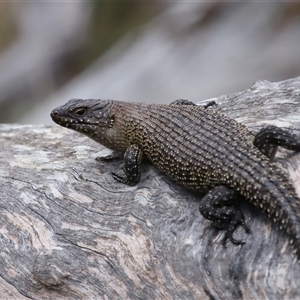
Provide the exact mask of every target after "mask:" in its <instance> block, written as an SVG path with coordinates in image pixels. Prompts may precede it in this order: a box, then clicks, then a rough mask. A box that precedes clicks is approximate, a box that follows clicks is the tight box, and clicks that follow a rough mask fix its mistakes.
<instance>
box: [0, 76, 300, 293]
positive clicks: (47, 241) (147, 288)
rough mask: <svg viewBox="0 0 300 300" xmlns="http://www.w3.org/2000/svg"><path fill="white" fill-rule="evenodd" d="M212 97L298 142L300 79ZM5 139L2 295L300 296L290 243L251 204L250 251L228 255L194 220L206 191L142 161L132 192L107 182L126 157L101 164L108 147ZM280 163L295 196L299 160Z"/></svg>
mask: <svg viewBox="0 0 300 300" xmlns="http://www.w3.org/2000/svg"><path fill="white" fill-rule="evenodd" d="M66 100H68V99H65V100H64V101H62V102H65V101H66ZM141 100H142V99H141ZM190 100H194V99H190ZM210 100H211V99H210ZM213 100H215V101H216V102H217V103H218V105H217V106H216V107H215V108H213V109H216V110H220V111H222V112H224V113H225V114H227V115H229V116H231V117H233V118H235V119H237V120H239V121H241V122H243V123H245V124H246V125H247V126H249V127H250V128H251V129H252V130H254V131H257V130H258V129H259V128H261V127H262V126H263V125H264V124H273V125H278V126H280V127H285V128H290V129H291V130H292V131H293V132H294V133H295V134H297V135H299V136H300V77H298V78H295V79H290V80H286V81H283V82H278V83H270V82H267V81H259V82H257V83H256V84H255V85H253V86H252V87H251V88H249V89H247V90H245V91H243V92H239V93H235V94H232V95H224V96H221V97H219V98H215V99H213ZM207 101H208V100H205V101H203V103H206V102H207ZM49 113H50V112H49ZM0 143H1V151H0V184H1V190H0V199H1V202H0V203H1V204H0V207H1V209H0V249H1V251H0V292H1V299H2V298H3V299H26V298H30V299H58V298H59V299H299V298H300V291H299V282H300V266H299V263H295V257H294V256H293V255H292V250H291V249H290V248H289V247H288V241H287V239H286V238H285V235H284V234H283V233H281V232H280V231H279V229H278V228H277V227H276V226H275V225H273V224H271V222H270V221H269V220H268V219H267V218H266V217H265V216H263V215H262V214H261V213H260V212H259V211H258V210H257V209H255V208H254V207H252V206H250V205H248V204H247V203H243V205H242V209H243V212H244V214H245V217H246V221H247V224H248V225H249V226H250V228H251V230H252V231H253V233H252V234H249V235H247V234H246V233H245V232H244V231H243V229H242V228H240V229H238V230H237V232H236V233H235V237H236V238H239V239H244V240H245V241H246V243H245V244H244V245H243V246H235V245H232V244H231V243H229V242H228V243H227V244H226V247H224V246H223V245H222V239H223V233H222V232H219V231H217V230H216V229H214V228H213V227H211V224H210V222H209V221H208V220H205V219H203V217H202V216H201V215H200V214H199V211H198V206H199V201H201V195H199V194H196V193H192V192H190V191H188V190H186V189H184V188H181V187H180V186H178V185H176V184H175V183H174V182H173V181H172V180H170V179H169V178H168V177H166V176H165V175H163V174H162V173H160V172H159V171H158V170H156V169H155V168H154V167H152V166H151V165H150V164H149V163H147V162H145V163H144V164H143V166H142V177H141V181H140V183H139V184H137V185H136V186H133V187H132V186H126V185H123V184H121V183H118V182H116V181H114V180H113V178H112V176H111V172H112V171H113V170H116V169H118V168H120V167H121V164H122V161H121V160H114V161H112V162H98V161H96V160H95V158H96V157H98V156H104V155H105V154H106V153H108V150H106V149H105V148H103V147H102V146H101V145H98V144H96V143H95V142H93V141H92V140H89V139H88V138H86V137H84V136H82V135H80V134H78V133H76V132H72V131H70V130H67V129H64V128H61V127H58V126H53V127H46V126H30V125H23V126H21V125H11V124H7V125H1V126H0ZM276 161H277V163H278V164H280V165H281V166H282V167H283V168H284V169H285V170H287V171H288V172H289V174H290V176H291V180H292V181H293V182H294V185H295V187H296V189H297V192H298V193H299V195H300V184H299V182H300V154H294V153H291V152H289V151H281V152H280V153H279V156H278V158H277V160H276ZM299 201H300V200H299ZM299 206H300V203H299Z"/></svg>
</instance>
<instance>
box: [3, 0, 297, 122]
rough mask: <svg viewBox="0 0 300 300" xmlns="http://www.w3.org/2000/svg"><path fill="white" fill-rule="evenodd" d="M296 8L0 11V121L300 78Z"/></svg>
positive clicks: (37, 6)
mask: <svg viewBox="0 0 300 300" xmlns="http://www.w3.org/2000/svg"><path fill="white" fill-rule="evenodd" d="M299 44H300V3H297V2H264V3H254V2H252V3H250V2H248V3H234V2H163V1H161V2H160V1H156V2H140V1H124V2H116V1H102V2H83V1H82V2H54V1H47V2H11V3H10V2H0V122H1V123H14V122H17V123H44V124H52V122H51V119H50V118H49V113H50V111H51V109H52V108H54V107H56V106H58V105H60V104H63V103H65V102H66V101H67V100H69V98H73V97H79V98H111V99H119V100H124V101H140V102H143V101H145V102H164V103H168V102H171V101H172V100H174V99H176V98H188V99H190V100H193V101H199V100H203V99H207V98H212V97H216V96H219V95H221V94H225V93H232V92H235V91H240V90H243V89H245V88H248V87H250V86H251V85H252V84H253V83H254V82H255V81H257V80H261V79H266V80H270V81H278V80H284V79H287V78H291V77H295V76H299V75H300V55H299V46H300V45H299Z"/></svg>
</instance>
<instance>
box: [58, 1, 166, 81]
mask: <svg viewBox="0 0 300 300" xmlns="http://www.w3.org/2000/svg"><path fill="white" fill-rule="evenodd" d="M92 5H93V9H92V16H91V17H92V21H91V25H90V28H89V30H88V34H87V36H86V37H85V44H84V46H83V47H82V48H80V49H78V50H77V51H76V52H74V53H73V54H72V55H70V54H68V56H67V57H65V58H64V61H62V64H63V65H62V66H61V67H62V69H61V70H60V72H59V77H58V78H57V80H58V81H57V82H56V83H57V84H58V85H61V84H63V83H65V82H66V81H67V80H68V79H69V78H70V77H72V76H74V74H77V73H79V72H80V71H82V70H83V69H85V68H86V67H87V66H88V65H90V64H91V63H92V62H93V61H94V60H95V59H97V58H98V57H99V56H100V55H101V54H102V53H104V52H105V51H106V50H108V48H109V47H110V46H112V45H113V44H114V43H115V42H116V41H117V40H118V39H119V38H121V37H122V36H124V35H125V34H126V33H127V32H128V31H131V33H134V31H135V30H138V28H139V27H140V26H141V25H143V24H144V23H146V22H147V21H148V20H150V19H151V18H152V17H153V16H154V15H155V14H157V13H158V12H159V11H160V10H161V9H162V8H163V7H164V5H162V4H161V3H156V2H138V1H133V0H131V1H124V2H121V1H117V2H116V1H101V2H93V3H92Z"/></svg>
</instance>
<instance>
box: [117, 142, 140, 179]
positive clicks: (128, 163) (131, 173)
mask: <svg viewBox="0 0 300 300" xmlns="http://www.w3.org/2000/svg"><path fill="white" fill-rule="evenodd" d="M141 161H142V150H141V149H140V148H139V146H138V145H130V146H129V147H128V148H127V150H126V152H125V154H124V166H123V173H114V172H113V173H112V175H113V177H114V179H116V180H118V181H119V182H122V183H125V184H128V185H135V184H137V183H138V182H139V181H140V176H141V170H140V166H141Z"/></svg>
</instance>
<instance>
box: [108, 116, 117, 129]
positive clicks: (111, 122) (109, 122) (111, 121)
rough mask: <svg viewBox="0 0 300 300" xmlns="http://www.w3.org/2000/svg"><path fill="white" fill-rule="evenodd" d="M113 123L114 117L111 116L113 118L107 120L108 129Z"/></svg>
mask: <svg viewBox="0 0 300 300" xmlns="http://www.w3.org/2000/svg"><path fill="white" fill-rule="evenodd" d="M114 123H115V116H114V115H113V116H111V117H109V119H108V120H107V125H108V128H112V127H113V125H114Z"/></svg>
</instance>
